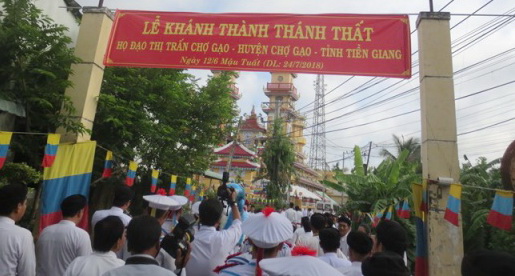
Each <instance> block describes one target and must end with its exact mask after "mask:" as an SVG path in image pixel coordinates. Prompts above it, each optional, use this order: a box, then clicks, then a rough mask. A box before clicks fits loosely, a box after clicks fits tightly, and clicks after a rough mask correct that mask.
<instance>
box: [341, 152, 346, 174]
mask: <svg viewBox="0 0 515 276" xmlns="http://www.w3.org/2000/svg"><path fill="white" fill-rule="evenodd" d="M342 173H345V152H343V155H342Z"/></svg>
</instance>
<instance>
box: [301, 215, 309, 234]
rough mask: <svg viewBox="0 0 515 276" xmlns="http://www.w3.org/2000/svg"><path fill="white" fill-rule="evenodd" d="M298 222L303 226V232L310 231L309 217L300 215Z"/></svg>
mask: <svg viewBox="0 0 515 276" xmlns="http://www.w3.org/2000/svg"><path fill="white" fill-rule="evenodd" d="M300 224H301V225H302V227H303V228H304V232H306V233H307V232H311V225H309V218H308V217H302V218H301V219H300Z"/></svg>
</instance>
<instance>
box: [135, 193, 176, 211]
mask: <svg viewBox="0 0 515 276" xmlns="http://www.w3.org/2000/svg"><path fill="white" fill-rule="evenodd" d="M143 199H144V200H146V201H148V206H149V207H150V208H156V209H160V210H169V209H170V207H171V206H174V205H179V202H177V201H176V200H174V199H171V198H170V197H167V196H162V195H146V196H143Z"/></svg>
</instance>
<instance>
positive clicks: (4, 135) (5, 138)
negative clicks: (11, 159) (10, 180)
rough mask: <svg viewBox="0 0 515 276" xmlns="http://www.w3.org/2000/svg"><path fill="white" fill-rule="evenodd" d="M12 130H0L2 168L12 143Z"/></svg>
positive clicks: (0, 160) (0, 164)
mask: <svg viewBox="0 0 515 276" xmlns="http://www.w3.org/2000/svg"><path fill="white" fill-rule="evenodd" d="M12 136H13V133H12V132H0V169H1V168H2V167H3V166H4V163H5V159H6V158H7V152H8V151H9V145H10V144H11V137H12Z"/></svg>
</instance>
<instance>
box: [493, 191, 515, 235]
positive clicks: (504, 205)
mask: <svg viewBox="0 0 515 276" xmlns="http://www.w3.org/2000/svg"><path fill="white" fill-rule="evenodd" d="M512 218H513V192H511V191H497V192H496V193H495V198H494V203H493V205H492V209H491V210H490V213H489V214H488V218H487V222H488V223H490V224H491V225H492V226H495V227H497V228H499V229H503V230H506V231H510V230H511V225H512Z"/></svg>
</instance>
